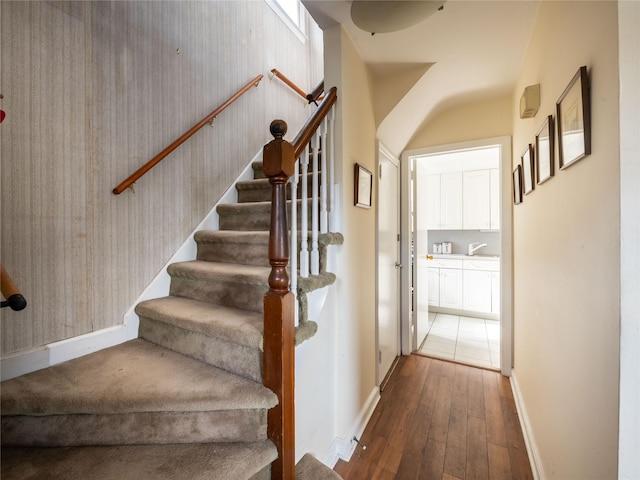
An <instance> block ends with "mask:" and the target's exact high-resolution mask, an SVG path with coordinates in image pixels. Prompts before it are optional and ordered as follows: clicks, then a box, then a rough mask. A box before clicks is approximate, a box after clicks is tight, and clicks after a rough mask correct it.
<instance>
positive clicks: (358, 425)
mask: <svg viewBox="0 0 640 480" xmlns="http://www.w3.org/2000/svg"><path fill="white" fill-rule="evenodd" d="M379 401H380V389H379V388H378V387H374V388H373V390H371V393H370V394H369V397H368V398H367V401H366V402H365V403H364V405H363V406H362V410H360V414H359V415H358V418H357V419H356V421H355V422H354V424H353V427H352V428H351V429H350V430H349V433H348V435H347V438H340V437H336V438H335V440H334V441H333V442H332V443H331V446H330V447H329V450H327V453H326V454H325V455H324V457H323V458H322V463H324V464H325V465H328V466H329V467H331V468H333V467H335V465H336V463H337V462H338V460H340V459H342V460H344V461H346V462H348V461H349V460H350V459H351V455H353V452H354V451H355V449H356V446H357V444H356V442H354V441H353V437H354V436H355V437H357V438H358V440H359V439H360V438H362V433H363V432H364V429H365V428H366V427H367V423H369V420H370V419H371V415H373V411H374V410H375V409H376V405H378V402H379Z"/></svg>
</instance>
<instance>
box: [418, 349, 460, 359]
mask: <svg viewBox="0 0 640 480" xmlns="http://www.w3.org/2000/svg"><path fill="white" fill-rule="evenodd" d="M420 353H423V354H425V355H429V356H430V357H434V358H440V359H442V360H453V353H444V352H436V351H432V350H429V351H427V350H420Z"/></svg>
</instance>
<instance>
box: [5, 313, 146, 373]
mask: <svg viewBox="0 0 640 480" xmlns="http://www.w3.org/2000/svg"><path fill="white" fill-rule="evenodd" d="M137 336H138V326H137V324H135V325H117V326H115V327H110V328H105V329H104V330H98V331H97V332H91V333H87V334H84V335H79V336H77V337H73V338H69V339H67V340H61V341H59V342H54V343H49V344H47V345H44V346H43V347H39V348H35V349H33V350H28V351H26V352H19V353H15V354H11V355H6V356H4V357H2V359H0V370H1V371H2V375H1V377H2V381H4V380H9V379H10V378H15V377H19V376H20V375H25V374H27V373H31V372H35V371H36V370H41V369H43V368H47V367H51V366H53V365H57V364H58V363H62V362H66V361H67V360H73V359H74V358H78V357H82V356H84V355H88V354H90V353H94V352H98V351H100V350H104V349H105V348H109V347H113V346H115V345H119V344H121V343H124V342H126V341H128V340H133V339H134V338H136V337H137Z"/></svg>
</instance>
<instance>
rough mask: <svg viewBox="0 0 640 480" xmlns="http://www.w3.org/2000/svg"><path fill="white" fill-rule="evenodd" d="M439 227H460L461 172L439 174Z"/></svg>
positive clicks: (445, 228) (446, 228)
mask: <svg viewBox="0 0 640 480" xmlns="http://www.w3.org/2000/svg"><path fill="white" fill-rule="evenodd" d="M440 228H441V229H443V230H460V229H461V228H462V172H454V173H443V174H442V175H440Z"/></svg>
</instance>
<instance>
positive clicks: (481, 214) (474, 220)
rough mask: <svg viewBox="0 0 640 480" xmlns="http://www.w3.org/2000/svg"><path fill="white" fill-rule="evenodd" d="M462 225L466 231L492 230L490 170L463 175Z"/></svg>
mask: <svg viewBox="0 0 640 480" xmlns="http://www.w3.org/2000/svg"><path fill="white" fill-rule="evenodd" d="M462 205H463V209H462V225H463V228H464V229H465V230H488V229H489V228H491V175H490V172H489V170H474V171H472V172H464V173H463V174H462Z"/></svg>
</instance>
